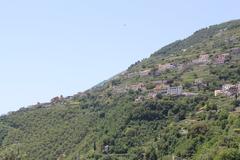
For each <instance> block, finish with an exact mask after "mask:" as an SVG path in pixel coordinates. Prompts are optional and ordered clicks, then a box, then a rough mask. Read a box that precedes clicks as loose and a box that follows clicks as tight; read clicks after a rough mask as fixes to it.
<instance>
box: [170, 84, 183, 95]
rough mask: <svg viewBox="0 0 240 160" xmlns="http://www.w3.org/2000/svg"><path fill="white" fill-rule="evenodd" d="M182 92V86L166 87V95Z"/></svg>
mask: <svg viewBox="0 0 240 160" xmlns="http://www.w3.org/2000/svg"><path fill="white" fill-rule="evenodd" d="M182 92H183V87H182V86H177V87H168V89H167V94H168V95H181V94H182Z"/></svg>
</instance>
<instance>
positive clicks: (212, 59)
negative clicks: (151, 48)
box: [110, 48, 240, 102]
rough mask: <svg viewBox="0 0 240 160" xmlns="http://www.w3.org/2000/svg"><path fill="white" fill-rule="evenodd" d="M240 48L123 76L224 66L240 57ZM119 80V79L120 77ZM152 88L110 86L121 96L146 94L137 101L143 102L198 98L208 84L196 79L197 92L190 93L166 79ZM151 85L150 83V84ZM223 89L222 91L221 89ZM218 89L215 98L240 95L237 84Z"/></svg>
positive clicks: (144, 84) (132, 85)
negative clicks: (167, 98)
mask: <svg viewBox="0 0 240 160" xmlns="http://www.w3.org/2000/svg"><path fill="white" fill-rule="evenodd" d="M239 54H240V48H232V49H230V50H229V52H228V53H217V54H214V55H213V54H208V53H204V52H203V53H200V54H199V56H198V57H197V58H195V59H192V60H190V61H189V62H185V63H165V64H159V65H157V66H155V67H154V68H151V69H146V70H142V71H138V72H132V73H127V74H122V75H121V76H122V77H123V78H125V79H128V78H136V77H137V78H145V77H157V76H160V75H163V74H166V73H168V72H171V71H178V72H180V73H181V72H184V71H186V70H187V69H189V68H191V67H196V66H198V67H204V66H207V65H213V66H218V65H224V64H226V63H230V62H231V60H232V59H235V58H236V56H239ZM118 78H119V77H118ZM150 83H151V87H148V86H147V84H146V83H144V82H140V83H136V84H129V85H125V86H123V85H121V86H118V85H115V84H114V83H112V84H111V85H110V89H111V90H112V93H115V94H120V93H126V92H127V91H129V90H132V91H138V92H142V93H146V94H145V95H141V96H139V97H137V98H136V99H135V102H141V101H143V100H144V99H154V98H156V97H157V95H171V96H196V95H198V91H199V89H201V88H207V87H208V85H209V84H208V83H206V82H204V79H203V78H201V77H199V78H196V79H194V81H193V82H192V84H191V88H192V89H195V91H196V92H189V89H188V90H184V88H188V87H183V84H179V85H174V84H173V80H169V79H164V80H158V81H150ZM148 84H149V82H148ZM220 88H222V89H220ZM220 88H216V90H214V91H213V92H212V93H213V94H214V95H215V96H219V95H225V96H236V95H238V94H239V93H240V83H239V82H238V83H236V84H234V85H233V84H223V85H222V87H220Z"/></svg>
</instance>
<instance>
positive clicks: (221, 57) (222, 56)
mask: <svg viewBox="0 0 240 160" xmlns="http://www.w3.org/2000/svg"><path fill="white" fill-rule="evenodd" d="M229 57H230V54H229V53H224V54H219V55H217V56H216V57H215V58H214V62H215V63H216V64H224V63H225V62H226V61H227V59H228V58H229Z"/></svg>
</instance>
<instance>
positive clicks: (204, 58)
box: [192, 54, 210, 64]
mask: <svg viewBox="0 0 240 160" xmlns="http://www.w3.org/2000/svg"><path fill="white" fill-rule="evenodd" d="M209 62H210V60H209V55H208V54H202V55H200V56H199V57H198V58H197V59H194V60H192V63H193V64H206V63H209Z"/></svg>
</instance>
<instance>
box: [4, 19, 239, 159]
mask: <svg viewBox="0 0 240 160" xmlns="http://www.w3.org/2000/svg"><path fill="white" fill-rule="evenodd" d="M239 94H240V20H235V21H230V22H226V23H223V24H219V25H214V26H210V27H207V28H204V29H201V30H199V31H197V32H195V33H194V34H193V35H191V36H190V37H188V38H186V39H184V40H179V41H176V42H174V43H172V44H170V45H167V46H165V47H163V48H162V49H160V50H158V51H156V52H155V53H153V54H152V55H151V56H150V57H149V58H147V59H144V60H141V61H138V62H136V63H135V64H133V65H131V66H130V67H129V68H128V69H127V70H126V71H124V72H122V73H120V74H117V75H116V76H114V77H113V78H111V79H109V80H107V81H104V82H102V83H100V84H99V85H97V86H95V87H93V88H91V89H89V90H87V91H85V92H83V93H78V94H76V95H73V96H69V97H61V96H60V97H55V98H53V99H52V101H51V102H50V103H44V104H41V103H39V104H37V105H33V106H30V107H26V108H21V109H20V110H19V111H17V112H11V113H8V114H7V115H3V116H1V117H0V160H95V159H96V160H173V159H175V160H183V159H185V160H190V159H191V160H192V159H193V160H240V98H239Z"/></svg>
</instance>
